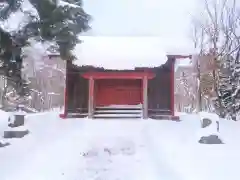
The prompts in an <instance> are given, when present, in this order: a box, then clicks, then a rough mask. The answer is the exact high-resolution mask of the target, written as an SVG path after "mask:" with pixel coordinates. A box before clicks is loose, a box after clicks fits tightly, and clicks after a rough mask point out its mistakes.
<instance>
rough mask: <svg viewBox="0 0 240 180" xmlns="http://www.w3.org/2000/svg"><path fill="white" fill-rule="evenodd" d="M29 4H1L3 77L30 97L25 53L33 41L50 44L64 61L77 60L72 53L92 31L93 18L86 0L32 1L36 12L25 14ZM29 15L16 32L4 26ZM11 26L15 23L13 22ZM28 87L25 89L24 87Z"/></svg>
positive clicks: (16, 0)
mask: <svg viewBox="0 0 240 180" xmlns="http://www.w3.org/2000/svg"><path fill="white" fill-rule="evenodd" d="M24 1H25V0H2V1H1V2H0V61H1V64H2V67H1V73H2V74H3V75H4V76H5V77H7V79H8V80H9V79H10V80H11V81H9V82H8V84H11V83H12V82H14V83H12V84H14V88H15V89H18V90H17V92H18V93H19V94H20V95H26V94H27V93H26V91H24V89H26V83H25V82H24V80H22V78H21V68H22V58H23V57H22V54H23V53H22V52H23V48H24V47H26V46H28V45H29V41H30V40H31V39H34V40H37V41H42V42H44V41H49V42H51V43H52V44H53V46H54V48H55V49H57V50H58V52H59V53H60V55H61V58H62V59H64V60H73V59H74V56H73V55H72V53H71V50H72V49H73V48H74V47H75V45H76V44H77V43H79V39H78V35H79V34H80V33H81V32H84V31H87V30H88V29H89V25H88V23H89V20H90V15H88V14H87V13H86V12H85V11H84V10H83V8H82V6H83V4H82V0H29V2H30V4H31V5H32V6H33V9H34V10H35V11H36V12H37V13H33V12H32V11H24V10H23V9H24V8H23V6H24ZM16 12H21V13H24V14H25V19H24V22H22V24H21V26H20V27H19V28H18V29H16V30H15V31H9V30H8V29H7V28H5V27H4V26H1V21H2V22H4V21H6V20H8V18H9V17H10V16H11V15H12V14H14V13H16ZM9 23H11V22H9ZM24 84H25V85H24Z"/></svg>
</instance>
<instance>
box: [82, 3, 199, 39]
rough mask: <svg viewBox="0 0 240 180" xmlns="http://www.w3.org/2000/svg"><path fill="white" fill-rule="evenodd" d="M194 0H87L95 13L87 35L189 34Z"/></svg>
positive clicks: (166, 35)
mask: <svg viewBox="0 0 240 180" xmlns="http://www.w3.org/2000/svg"><path fill="white" fill-rule="evenodd" d="M194 2H195V0H84V8H85V10H86V11H87V12H88V13H89V14H91V15H92V16H93V19H94V20H93V21H92V30H91V32H89V33H88V34H91V35H100V36H163V37H171V38H173V37H181V38H182V37H187V36H189V35H188V34H189V22H190V12H191V11H192V9H193V7H194Z"/></svg>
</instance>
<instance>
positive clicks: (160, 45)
mask: <svg viewBox="0 0 240 180" xmlns="http://www.w3.org/2000/svg"><path fill="white" fill-rule="evenodd" d="M80 39H81V40H82V41H83V42H82V43H81V44H78V45H76V48H75V50H74V51H73V52H74V54H75V55H76V57H77V60H75V61H74V64H76V65H78V66H81V65H92V66H96V67H104V68H106V69H133V68H134V67H156V66H160V65H162V64H164V63H165V62H166V61H167V55H171V54H172V55H189V53H191V52H190V51H189V48H186V46H185V45H181V44H179V42H177V40H176V41H175V40H168V39H164V38H162V37H154V36H151V37H147V36H146V37H137V36H132V37H129V36H127V37H124V36H118V37H113V36H81V37H80ZM177 44H178V45H177Z"/></svg>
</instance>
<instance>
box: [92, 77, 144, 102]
mask: <svg viewBox="0 0 240 180" xmlns="http://www.w3.org/2000/svg"><path fill="white" fill-rule="evenodd" d="M141 89H142V88H141V80H121V79H114V80H111V79H105V80H97V82H96V105H97V106H109V105H137V104H140V103H141V102H142V92H141Z"/></svg>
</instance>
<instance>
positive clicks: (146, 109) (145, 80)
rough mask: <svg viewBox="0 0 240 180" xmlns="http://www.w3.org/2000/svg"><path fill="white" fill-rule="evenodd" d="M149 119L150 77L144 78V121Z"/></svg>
mask: <svg viewBox="0 0 240 180" xmlns="http://www.w3.org/2000/svg"><path fill="white" fill-rule="evenodd" d="M147 118H148V77H147V76H144V77H143V119H147Z"/></svg>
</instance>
